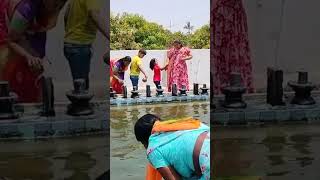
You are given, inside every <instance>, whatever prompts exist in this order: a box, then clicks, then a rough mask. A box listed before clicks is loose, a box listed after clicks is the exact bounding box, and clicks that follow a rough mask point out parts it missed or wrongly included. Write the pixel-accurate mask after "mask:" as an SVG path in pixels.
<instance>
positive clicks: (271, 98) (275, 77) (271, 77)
mask: <svg viewBox="0 0 320 180" xmlns="http://www.w3.org/2000/svg"><path fill="white" fill-rule="evenodd" d="M267 77H268V79H267V81H268V82H267V103H268V104H270V105H272V106H282V105H285V103H284V102H283V87H282V83H283V71H282V70H279V69H274V68H268V69H267Z"/></svg>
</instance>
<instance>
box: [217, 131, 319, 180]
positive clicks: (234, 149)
mask: <svg viewBox="0 0 320 180" xmlns="http://www.w3.org/2000/svg"><path fill="white" fill-rule="evenodd" d="M213 131H214V132H215V133H213V137H214V139H213V142H212V148H213V151H212V152H215V153H214V154H213V164H214V166H213V170H214V176H215V177H216V178H218V179H223V180H224V179H230V177H232V179H233V180H238V179H241V178H242V179H243V178H244V179H246V178H247V179H250V178H253V179H259V178H262V179H272V180H274V179H299V178H304V179H308V180H318V179H319V178H320V174H319V173H317V170H316V169H318V167H319V165H320V160H319V159H320V155H319V153H317V152H319V150H320V138H319V137H320V136H319V134H320V126H319V125H287V126H285V125H274V126H268V127H258V128H255V127H243V128H235V127H228V128H222V127H219V128H218V127H217V128H213Z"/></svg>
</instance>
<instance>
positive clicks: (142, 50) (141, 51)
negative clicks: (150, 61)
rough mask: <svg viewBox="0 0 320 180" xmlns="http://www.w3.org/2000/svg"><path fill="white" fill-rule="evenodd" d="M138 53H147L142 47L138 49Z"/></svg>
mask: <svg viewBox="0 0 320 180" xmlns="http://www.w3.org/2000/svg"><path fill="white" fill-rule="evenodd" d="M139 53H141V54H143V55H147V51H146V50H144V49H140V50H139Z"/></svg>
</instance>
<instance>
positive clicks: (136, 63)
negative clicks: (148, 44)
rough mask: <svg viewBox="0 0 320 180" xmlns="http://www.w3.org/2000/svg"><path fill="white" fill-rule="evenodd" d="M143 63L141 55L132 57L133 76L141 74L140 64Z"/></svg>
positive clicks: (131, 68)
mask: <svg viewBox="0 0 320 180" xmlns="http://www.w3.org/2000/svg"><path fill="white" fill-rule="evenodd" d="M141 64H142V59H141V58H139V56H135V57H133V58H132V62H131V66H130V75H131V76H139V75H140V69H139V65H141Z"/></svg>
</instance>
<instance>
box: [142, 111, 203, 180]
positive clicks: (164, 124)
mask: <svg viewBox="0 0 320 180" xmlns="http://www.w3.org/2000/svg"><path fill="white" fill-rule="evenodd" d="M199 127H200V120H198V119H193V118H192V117H188V118H183V119H173V120H167V121H156V122H155V123H154V125H153V128H152V133H155V132H169V131H179V130H190V129H197V128H199ZM146 180H162V176H161V174H160V173H159V172H158V171H157V170H156V169H155V168H154V167H153V166H152V165H151V164H150V163H148V164H147V175H146Z"/></svg>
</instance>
